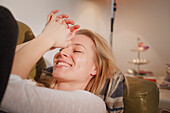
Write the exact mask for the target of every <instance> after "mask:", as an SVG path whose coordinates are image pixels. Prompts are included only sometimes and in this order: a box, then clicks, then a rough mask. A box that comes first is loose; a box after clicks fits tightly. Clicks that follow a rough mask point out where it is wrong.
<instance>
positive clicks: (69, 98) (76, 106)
mask: <svg viewBox="0 0 170 113" xmlns="http://www.w3.org/2000/svg"><path fill="white" fill-rule="evenodd" d="M0 12H1V13H0V14H2V15H1V16H0V20H3V21H2V22H3V23H2V24H0V29H1V30H0V31H3V32H1V33H0V34H1V36H2V37H1V38H2V40H1V41H2V42H1V43H5V44H9V43H10V44H11V45H12V46H5V47H8V48H5V49H4V48H2V47H1V48H0V49H1V50H4V51H5V52H6V53H7V52H8V53H9V54H10V55H11V59H13V58H12V56H13V54H12V53H14V49H15V45H16V39H17V23H16V21H15V19H14V18H13V16H12V15H11V13H10V11H9V10H8V9H6V8H4V7H1V6H0ZM56 12H58V10H55V11H53V12H52V13H51V14H50V16H49V19H48V22H47V25H46V26H45V29H44V31H43V32H42V33H41V34H40V35H39V36H38V37H37V38H35V39H34V40H32V41H30V42H28V43H25V44H23V45H20V46H18V48H17V50H16V54H15V58H14V63H13V69H12V74H11V75H10V78H9V81H8V86H7V88H6V91H5V95H4V96H3V99H2V102H1V103H0V111H1V110H3V111H7V112H11V113H13V112H15V113H105V112H106V108H105V104H104V102H103V100H102V99H101V98H99V97H97V96H95V95H94V94H92V93H90V92H87V91H83V90H76V91H60V90H54V89H49V88H43V87H38V86H34V85H32V84H30V83H33V82H28V80H25V79H24V78H25V77H26V76H27V75H28V73H27V72H29V70H30V69H31V67H32V65H34V63H35V62H36V61H37V60H38V59H39V58H40V57H41V55H42V54H43V53H44V52H45V51H47V50H48V49H52V48H55V47H66V46H67V45H68V44H70V42H71V39H72V38H73V36H74V34H75V29H77V27H79V26H73V27H71V28H68V25H67V24H69V23H72V22H73V21H72V20H61V19H62V18H64V17H65V16H66V15H63V14H62V15H60V16H56V15H55V13H56ZM11 23H12V24H11ZM4 28H5V29H4ZM15 31H16V32H15ZM14 32H15V33H14ZM8 33H10V35H9V34H8ZM3 34H8V35H3ZM4 36H7V37H4ZM8 36H10V37H8ZM11 40H12V41H11ZM12 47H13V48H12ZM7 50H8V51H7ZM4 51H1V53H4ZM31 51H32V52H31ZM9 54H6V55H7V59H8V60H9V58H8V57H10V56H9ZM21 57H22V58H21ZM2 58H4V57H2ZM2 60H3V59H2ZM4 60H5V61H7V60H6V59H5V58H4ZM11 61H12V60H10V61H7V62H11ZM3 63H4V62H0V65H2V64H3ZM7 64H9V63H7ZM10 66H11V65H9V67H10ZM3 67H4V68H3V69H5V67H6V71H7V70H8V72H7V73H10V70H9V67H8V66H7V65H5V66H3ZM3 71H4V70H3ZM1 72H2V71H1ZM1 75H2V77H4V78H7V77H5V76H8V75H7V74H4V73H1ZM3 80H6V79H3ZM5 82H6V81H5ZM1 85H4V84H1Z"/></svg>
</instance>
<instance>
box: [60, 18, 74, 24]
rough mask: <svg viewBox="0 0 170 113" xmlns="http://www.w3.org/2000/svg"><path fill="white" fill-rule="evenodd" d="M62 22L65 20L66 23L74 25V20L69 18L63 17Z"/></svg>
mask: <svg viewBox="0 0 170 113" xmlns="http://www.w3.org/2000/svg"><path fill="white" fill-rule="evenodd" d="M63 22H65V23H66V24H71V25H74V24H75V23H74V21H73V20H71V19H64V20H63Z"/></svg>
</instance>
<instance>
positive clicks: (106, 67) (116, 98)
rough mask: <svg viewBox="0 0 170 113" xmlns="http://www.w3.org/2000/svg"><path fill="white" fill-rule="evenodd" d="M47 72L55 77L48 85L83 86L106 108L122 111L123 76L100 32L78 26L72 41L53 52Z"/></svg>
mask: <svg viewBox="0 0 170 113" xmlns="http://www.w3.org/2000/svg"><path fill="white" fill-rule="evenodd" d="M50 68H51V67H50ZM47 70H48V69H47ZM49 72H51V74H52V76H53V78H54V81H55V82H54V84H52V86H51V87H50V88H53V89H57V90H65V91H74V90H86V91H89V92H91V93H94V94H95V95H97V96H100V97H101V98H102V99H103V100H104V101H105V103H106V107H107V110H108V111H109V112H115V111H116V112H123V84H124V83H123V82H124V77H123V75H122V73H121V72H120V70H119V68H118V67H117V66H116V64H115V62H114V59H113V53H112V50H111V48H110V47H109V46H108V44H107V42H106V40H105V39H104V38H103V37H102V36H100V35H99V34H97V33H94V32H92V31H90V30H87V29H80V30H78V31H77V33H76V35H75V37H74V38H73V39H72V43H71V44H70V45H68V46H67V47H65V48H62V49H60V51H59V52H58V53H56V55H55V56H54V62H53V71H48V74H49ZM43 74H45V73H43ZM41 82H42V81H41ZM42 83H43V82H42Z"/></svg>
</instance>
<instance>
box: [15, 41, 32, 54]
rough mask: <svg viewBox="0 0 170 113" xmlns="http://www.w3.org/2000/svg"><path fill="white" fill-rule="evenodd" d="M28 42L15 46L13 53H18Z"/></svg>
mask: <svg viewBox="0 0 170 113" xmlns="http://www.w3.org/2000/svg"><path fill="white" fill-rule="evenodd" d="M29 42H30V41H27V42H24V43H22V44H19V45H17V46H16V48H15V53H16V52H18V50H20V49H21V48H23V47H24V46H25V45H27V44H28V43H29Z"/></svg>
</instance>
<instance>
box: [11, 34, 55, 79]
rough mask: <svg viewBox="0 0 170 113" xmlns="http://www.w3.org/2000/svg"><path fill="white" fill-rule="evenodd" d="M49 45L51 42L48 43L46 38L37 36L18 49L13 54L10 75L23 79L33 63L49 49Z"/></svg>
mask: <svg viewBox="0 0 170 113" xmlns="http://www.w3.org/2000/svg"><path fill="white" fill-rule="evenodd" d="M51 43H52V42H50V40H48V38H45V37H43V36H42V35H39V36H38V37H37V38H35V39H33V40H31V41H30V42H29V43H27V44H26V45H25V46H23V47H22V48H20V49H19V50H18V51H17V52H16V53H15V57H14V62H13V67H12V71H11V73H12V74H16V75H19V76H20V77H21V78H23V79H25V78H26V77H27V76H28V73H29V72H30V70H31V68H32V67H33V66H34V65H35V63H36V62H37V61H38V60H39V59H40V58H41V57H42V56H43V54H44V53H45V52H46V51H47V50H48V49H49V48H50V47H51V45H52V44H51Z"/></svg>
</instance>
